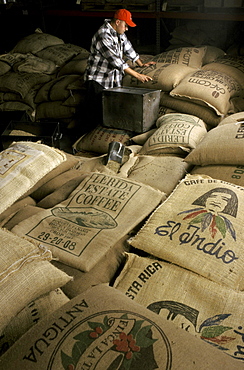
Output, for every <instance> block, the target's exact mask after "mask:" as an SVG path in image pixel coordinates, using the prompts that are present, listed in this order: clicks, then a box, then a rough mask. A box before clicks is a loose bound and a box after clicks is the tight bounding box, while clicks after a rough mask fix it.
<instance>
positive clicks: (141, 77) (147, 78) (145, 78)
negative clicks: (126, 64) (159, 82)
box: [136, 73, 153, 83]
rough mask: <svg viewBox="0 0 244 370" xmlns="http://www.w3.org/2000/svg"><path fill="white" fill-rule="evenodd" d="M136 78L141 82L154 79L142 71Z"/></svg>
mask: <svg viewBox="0 0 244 370" xmlns="http://www.w3.org/2000/svg"><path fill="white" fill-rule="evenodd" d="M136 78H137V79H138V80H139V81H140V82H142V83H144V82H148V81H152V80H153V79H152V77H150V76H147V75H143V74H141V73H138V74H137V76H136Z"/></svg>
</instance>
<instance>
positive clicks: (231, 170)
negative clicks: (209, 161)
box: [191, 164, 244, 187]
mask: <svg viewBox="0 0 244 370" xmlns="http://www.w3.org/2000/svg"><path fill="white" fill-rule="evenodd" d="M191 174H192V175H201V176H209V177H212V178H213V179H218V180H223V181H226V182H230V183H233V184H236V185H238V186H243V187H244V166H242V165H239V166H228V165H224V164H219V165H218V164H217V165H208V166H194V167H193V169H192V170H191Z"/></svg>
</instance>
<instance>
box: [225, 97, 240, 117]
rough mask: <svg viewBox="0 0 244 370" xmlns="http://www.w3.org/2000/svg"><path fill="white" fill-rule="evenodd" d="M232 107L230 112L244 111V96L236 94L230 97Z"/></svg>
mask: <svg viewBox="0 0 244 370" xmlns="http://www.w3.org/2000/svg"><path fill="white" fill-rule="evenodd" d="M230 104H231V107H230V109H229V112H228V113H230V114H231V113H232V114H233V113H238V112H244V97H242V96H236V97H234V98H232V99H230Z"/></svg>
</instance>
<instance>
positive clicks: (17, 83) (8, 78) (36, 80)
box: [0, 71, 52, 99]
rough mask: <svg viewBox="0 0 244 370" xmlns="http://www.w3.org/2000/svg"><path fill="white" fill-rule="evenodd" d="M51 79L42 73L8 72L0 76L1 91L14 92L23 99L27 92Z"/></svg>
mask: <svg viewBox="0 0 244 370" xmlns="http://www.w3.org/2000/svg"><path fill="white" fill-rule="evenodd" d="M51 79H52V77H51V75H48V74H44V73H43V74H42V73H28V72H13V71H9V72H7V73H5V74H4V75H2V76H0V86H1V91H5V92H14V93H16V94H19V95H20V96H21V97H22V98H23V99H24V98H25V96H26V95H27V94H28V92H29V91H30V90H31V89H32V88H34V87H37V86H40V85H42V84H44V83H46V82H48V81H50V80H51Z"/></svg>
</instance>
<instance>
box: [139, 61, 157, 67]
mask: <svg viewBox="0 0 244 370" xmlns="http://www.w3.org/2000/svg"><path fill="white" fill-rule="evenodd" d="M153 64H157V63H156V62H147V63H144V64H143V65H142V67H149V66H151V65H153Z"/></svg>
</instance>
